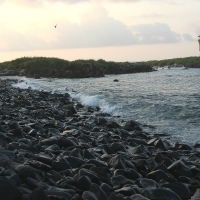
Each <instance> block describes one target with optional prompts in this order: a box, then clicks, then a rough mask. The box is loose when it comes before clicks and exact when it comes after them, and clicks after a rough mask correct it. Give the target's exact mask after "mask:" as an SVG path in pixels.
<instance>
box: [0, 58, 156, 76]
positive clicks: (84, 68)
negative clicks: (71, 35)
mask: <svg viewBox="0 0 200 200" xmlns="http://www.w3.org/2000/svg"><path fill="white" fill-rule="evenodd" d="M2 70H4V72H3V73H4V74H5V73H6V75H24V76H29V77H34V76H35V75H37V77H40V76H41V77H57V78H87V77H102V76H104V75H105V74H123V73H136V72H148V71H152V67H150V66H149V65H147V64H145V63H143V64H141V63H129V62H113V61H105V60H103V59H99V60H92V59H90V60H75V61H67V60H63V59H59V58H46V57H22V58H18V59H15V60H12V61H8V62H3V63H0V71H1V72H2ZM8 71H9V72H8ZM1 75H2V73H1Z"/></svg>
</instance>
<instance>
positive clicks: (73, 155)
mask: <svg viewBox="0 0 200 200" xmlns="http://www.w3.org/2000/svg"><path fill="white" fill-rule="evenodd" d="M14 82H16V81H13V80H0V85H1V87H0V199H2V200H81V199H82V200H88V199H90V200H105V199H108V200H149V199H151V200H155V199H156V200H169V199H170V200H181V199H182V200H188V199H191V200H198V199H199V198H200V189H199V188H200V163H199V158H200V152H199V151H198V149H196V148H195V147H198V145H196V146H195V147H193V146H190V145H188V144H183V143H176V144H174V145H172V144H170V143H169V136H166V137H167V138H166V137H164V136H161V135H158V134H157V135H154V134H150V133H147V132H144V131H143V126H142V125H141V124H139V123H138V122H136V121H134V120H132V119H130V120H129V121H126V122H124V123H122V124H121V123H118V122H117V121H116V120H115V118H114V117H112V116H110V115H107V114H105V113H102V112H101V111H100V108H98V107H85V106H83V105H81V104H80V103H79V102H76V101H73V100H72V99H71V98H70V96H69V95H68V94H67V93H66V94H51V93H49V92H39V91H35V90H30V89H26V90H22V89H19V88H14V87H12V86H11V83H14Z"/></svg>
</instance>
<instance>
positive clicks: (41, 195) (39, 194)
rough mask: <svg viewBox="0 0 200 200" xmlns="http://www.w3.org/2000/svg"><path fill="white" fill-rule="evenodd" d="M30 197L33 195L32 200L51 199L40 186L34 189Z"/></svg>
mask: <svg viewBox="0 0 200 200" xmlns="http://www.w3.org/2000/svg"><path fill="white" fill-rule="evenodd" d="M30 197H31V200H36V199H37V200H50V199H49V198H48V196H47V195H46V194H45V192H44V191H43V190H42V189H40V188H37V189H35V190H33V192H32V193H31V195H30Z"/></svg>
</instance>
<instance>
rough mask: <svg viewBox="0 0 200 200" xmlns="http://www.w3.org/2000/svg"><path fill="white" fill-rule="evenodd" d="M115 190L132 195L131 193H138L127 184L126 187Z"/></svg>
mask: <svg viewBox="0 0 200 200" xmlns="http://www.w3.org/2000/svg"><path fill="white" fill-rule="evenodd" d="M115 192H116V193H120V194H123V195H125V196H131V195H134V194H136V192H135V190H134V189H133V188H132V187H130V186H126V187H123V188H120V189H118V190H115Z"/></svg>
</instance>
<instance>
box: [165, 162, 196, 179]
mask: <svg viewBox="0 0 200 200" xmlns="http://www.w3.org/2000/svg"><path fill="white" fill-rule="evenodd" d="M168 170H169V172H170V173H171V174H172V175H174V176H175V177H177V178H178V177H179V176H186V177H189V178H190V177H192V173H191V171H190V169H189V168H188V167H187V166H186V165H185V164H184V163H183V162H182V161H180V160H178V161H175V162H174V163H173V164H172V165H170V166H169V167H168Z"/></svg>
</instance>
